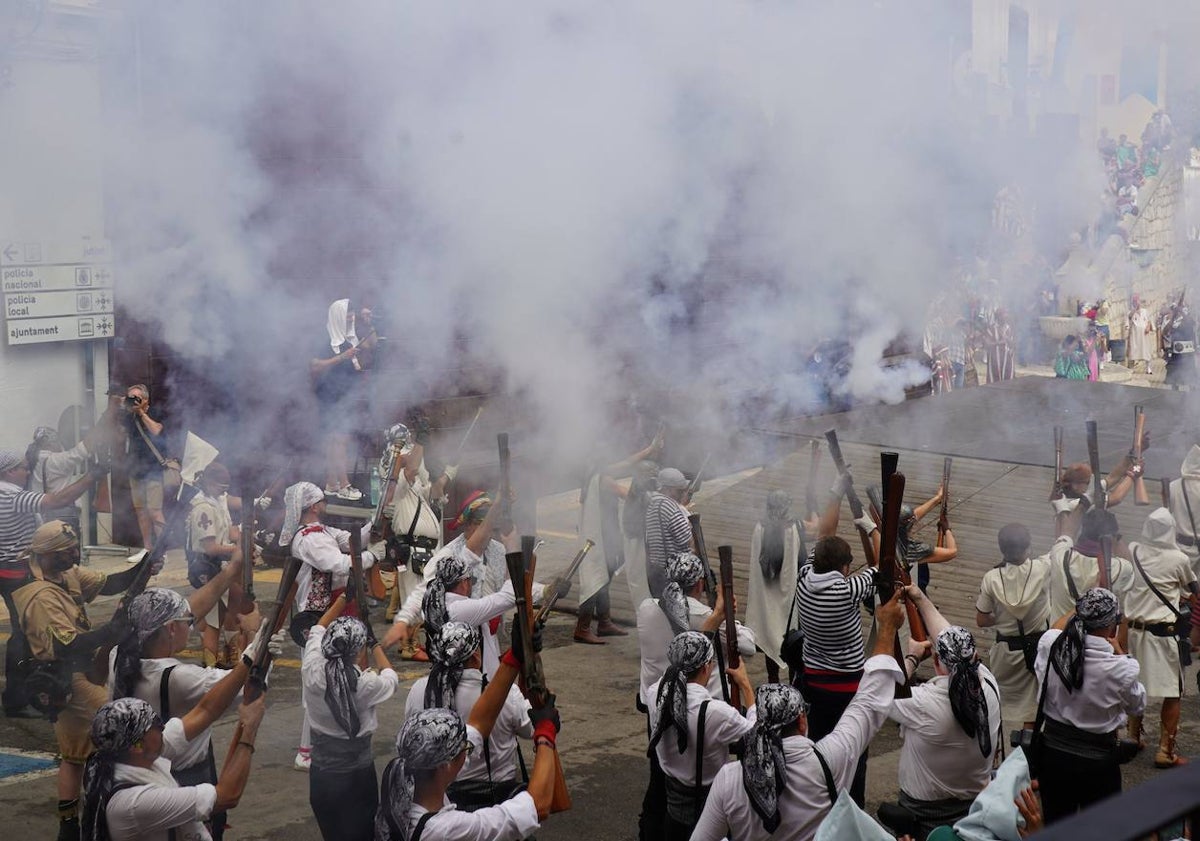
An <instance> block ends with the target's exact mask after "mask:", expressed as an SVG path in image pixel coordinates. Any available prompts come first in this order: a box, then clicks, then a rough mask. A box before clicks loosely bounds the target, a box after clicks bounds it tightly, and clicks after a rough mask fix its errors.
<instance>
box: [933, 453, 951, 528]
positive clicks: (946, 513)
mask: <svg viewBox="0 0 1200 841" xmlns="http://www.w3.org/2000/svg"><path fill="white" fill-rule="evenodd" d="M953 465H954V459H952V458H950V456H946V458H945V459H944V460H943V461H942V511H941V513H940V514H939V515H938V525H937V528H938V540H937V545H938V546H945V545H946V531H947V530H948V529H949V528H950V468H951V467H953Z"/></svg>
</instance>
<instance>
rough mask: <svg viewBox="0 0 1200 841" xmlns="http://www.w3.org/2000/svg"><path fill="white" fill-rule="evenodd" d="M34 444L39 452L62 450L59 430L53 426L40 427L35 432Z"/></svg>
mask: <svg viewBox="0 0 1200 841" xmlns="http://www.w3.org/2000/svg"><path fill="white" fill-rule="evenodd" d="M33 443H34V444H36V445H37V448H38V449H39V450H56V451H58V450H62V441H60V440H59V437H58V430H57V429H55V428H54V427H52V426H39V427H38V428H37V429H35V430H34V431H33Z"/></svg>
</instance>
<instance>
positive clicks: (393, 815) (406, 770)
mask: <svg viewBox="0 0 1200 841" xmlns="http://www.w3.org/2000/svg"><path fill="white" fill-rule="evenodd" d="M466 744H467V726H466V725H465V724H463V720H462V718H461V717H460V716H459V714H458V713H457V712H455V711H454V710H448V709H445V708H443V707H435V708H433V709H428V710H421V711H420V712H419V713H417V714H416V715H414V716H412V717H411V718H409V719H408V720H406V721H405V722H404V724H403V726H401V728H400V732H399V733H398V734H396V753H397V754H398V755H397V757H396V758H395V759H393V760H392V761H391V762H389V763H388V765H387V767H386V768H385V769H384V770H383V785H382V792H381V795H380V799H379V810H378V811H377V812H376V813H375V841H397V839H399V841H408V835H409V833H408V812H409V810H410V809H411V808H412V804H413V792H414V783H413V773H414V772H416V771H430V770H432V769H434V768H437V767H438V766H439V765H443V764H445V763H447V762H449V761H450V760H452V759H454V757H456V756H458V754H459V753H460V752H462V750H463V749H464V748H465V747H466Z"/></svg>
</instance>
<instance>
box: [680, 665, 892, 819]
mask: <svg viewBox="0 0 1200 841" xmlns="http://www.w3.org/2000/svg"><path fill="white" fill-rule="evenodd" d="M903 680H904V675H903V673H902V672H901V671H900V668H899V666H897V665H896V661H895V660H894V659H893V658H892V657H891V656H888V655H884V654H877V655H875V656H873V657H871V658H870V659H868V660H867V662H866V664H865V665H864V666H863V677H862V680H861V681H860V682H859V684H858V692H857V693H856V694H855V696H854V700H852V701H851V702H850V706H848V707H847V708H846V711H845V712H844V713H842V717H841V719H839V720H838V724H837V727H835V728H834V730H833V732H832V733H830V734H829V735H828V736H826V737H825V738H824V739H822V740H821V741H820V742H817V744H816V747H817V748H819V749H820V751H821V755H822V756H823V757H825V761H826V763H827V764H828V765H829V771H830V773H831V774H833V780H834V783H835V784H836V786H837V788H838V790H839V791H840V790H841V789H844V788H848V787H849V785H850V782H851V780H853V778H854V769H855V767H857V765H858V757H859V755H860V754H862V752H863V749H864V748H866V746H867V745H868V744H869V743H870V741H871V739H872V738H874V736H875V734H876V733H877V732H878V731H879V728H880V726H881V725H882V724H883V720H884V719H885V718H886V717H887V712H888V709H889V708H890V707H891V704H892V698H893V696H894V695H895V692H896V683H897V682H898V681H903ZM783 754H784V759H785V761H786V765H787V771H786V773H787V786H786V788H785V789H784V791H783V792H781V793H780V796H779V814H780V817H781V818H782V821H781V823H780V825H779V828H778V829H776V830H775V833H774V834H773V835H772V834H770V833H768V832H767V831H766V830H765V829H763V825H762V819H761V818H759V816H758V814H757V813H756V812H755V811H754V809H753V807H751V805H750V798H749V797H748V796H747V794H746V789H745V788H744V787H743V785H742V766H741V763H740V762H734V763H731V764H729V765H726V766H725V767H723V768H722V769H721V770H720V771H719V772H717V777H716V779H715V780H713V785H712V789H710V790H709V792H708V800H707V801H705V803H704V811H703V813H701V815H700V820H699V822H698V823H697V824H696V829H695V830H694V831H693V832H692V839H691V841H720V839H723V838H726V837H729V838H732V839H733V841H808V839H811V838H812V837H813V836H814V835H815V834H816V832H817V827H818V826H819V825H820V823H821V821H822V820H824V819H825V816H826V815H827V814H829V810H830V809H831V808H832V807H833V803H831V802H830V800H829V793H828V791H827V790H826V787H825V775H824V774H823V773H822V772H821V766H820V765H819V764H818V763H817V758H816V757H815V756H813V742H812V740H810V739H809V738H808V737H807V736H789V737H787V738H785V739H784V740H783Z"/></svg>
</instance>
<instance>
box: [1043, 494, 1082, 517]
mask: <svg viewBox="0 0 1200 841" xmlns="http://www.w3.org/2000/svg"><path fill="white" fill-rule="evenodd" d="M1050 505H1051V507H1053V508H1054V513H1055V514H1070V513H1071V512H1072V511H1074V510H1075V507H1076V506H1077V505H1079V500H1077V499H1071V498H1069V497H1065V496H1064V497H1062V498H1060V499H1052V500H1050Z"/></svg>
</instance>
